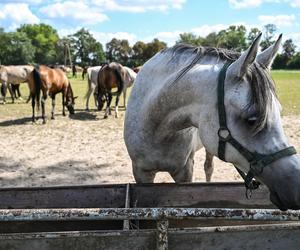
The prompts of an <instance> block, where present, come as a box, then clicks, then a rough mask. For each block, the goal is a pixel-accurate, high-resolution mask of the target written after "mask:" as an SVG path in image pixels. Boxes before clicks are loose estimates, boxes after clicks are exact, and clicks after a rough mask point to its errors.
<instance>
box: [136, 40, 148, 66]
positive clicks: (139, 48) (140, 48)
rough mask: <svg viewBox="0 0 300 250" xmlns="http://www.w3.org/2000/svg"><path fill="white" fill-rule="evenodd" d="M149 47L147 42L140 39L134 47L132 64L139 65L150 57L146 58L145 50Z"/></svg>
mask: <svg viewBox="0 0 300 250" xmlns="http://www.w3.org/2000/svg"><path fill="white" fill-rule="evenodd" d="M146 48H147V44H145V43H144V42H141V41H138V42H136V43H135V44H134V45H133V47H132V64H133V65H132V66H134V67H137V66H140V65H143V64H144V63H145V62H146V60H147V59H148V58H145V55H144V51H145V50H146Z"/></svg>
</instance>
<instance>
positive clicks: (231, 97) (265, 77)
mask: <svg viewBox="0 0 300 250" xmlns="http://www.w3.org/2000/svg"><path fill="white" fill-rule="evenodd" d="M260 38H261V34H260V35H259V36H258V37H257V38H256V39H255V41H254V42H253V44H252V45H251V46H250V47H249V48H248V49H247V50H246V51H245V52H243V53H242V54H240V53H235V52H233V51H227V50H224V49H215V48H204V47H198V48H196V47H192V46H186V45H175V46H174V47H172V48H169V49H165V50H163V51H161V52H159V53H158V54H156V55H155V56H154V57H153V58H151V59H150V60H149V61H148V62H147V63H146V64H145V65H144V66H143V68H142V69H141V71H140V72H139V74H138V75H137V78H136V80H135V84H134V87H133V89H132V92H131V96H130V98H129V101H128V106H127V111H126V117H125V128H124V139H125V143H126V147H127V150H128V153H129V155H130V158H131V160H132V167H133V174H134V178H135V180H136V182H138V183H151V182H153V181H154V177H155V174H156V173H157V172H159V171H164V172H168V173H169V174H170V175H171V176H172V178H173V179H174V180H175V182H191V181H192V178H193V165H194V154H195V152H196V151H197V150H199V149H200V148H202V147H204V148H205V149H206V151H207V153H208V157H207V161H206V164H205V167H206V174H207V179H210V176H211V174H212V164H211V162H212V158H213V156H218V155H219V154H218V153H219V152H218V150H219V148H220V146H219V144H220V142H219V140H220V138H221V137H222V136H223V137H224V138H225V137H226V136H228V134H229V131H230V132H231V134H230V136H232V138H234V139H235V141H236V142H238V143H239V144H240V145H241V147H242V148H243V149H247V150H248V151H249V152H258V153H259V154H258V153H257V155H267V156H268V160H270V157H269V156H270V155H271V154H273V153H274V152H276V156H279V153H278V152H279V151H280V150H285V149H286V148H287V147H288V142H287V139H286V137H285V135H284V131H283V128H282V125H281V117H280V110H281V106H280V104H279V101H278V99H277V97H276V93H275V88H274V84H273V82H272V79H271V77H270V74H269V69H270V67H271V64H272V62H273V59H274V57H275V56H276V54H277V51H278V49H279V45H280V42H281V36H280V37H279V39H278V40H277V42H276V43H275V44H274V45H272V46H270V47H269V48H268V49H266V50H265V51H263V52H261V53H260V54H258V47H259V42H260ZM229 61H230V62H231V64H230V66H228V68H227V71H225V72H226V75H225V76H224V79H223V80H224V100H223V102H224V107H225V108H226V118H227V127H228V129H229V130H228V131H226V130H224V131H225V132H226V133H227V135H226V136H225V135H220V134H218V132H220V119H219V116H218V112H219V110H218V103H219V101H218V97H217V96H218V84H219V81H220V80H219V77H220V71H221V70H222V69H223V68H224V67H225V66H226V65H227V63H228V62H229ZM226 129H227V128H226ZM223 137H222V138H223ZM228 137H229V136H228ZM285 152H286V151H285ZM219 156H220V155H219ZM220 158H221V157H220ZM224 158H225V159H226V161H227V162H230V163H233V164H234V165H235V166H236V167H237V168H238V169H239V170H241V171H243V172H245V173H247V172H248V173H249V171H250V170H251V166H252V165H251V163H250V162H249V161H248V160H247V159H246V158H245V157H244V154H242V153H241V150H237V148H236V147H234V146H233V145H232V144H229V143H227V145H226V150H225V152H224ZM270 162H271V161H270ZM255 178H256V179H257V180H259V181H260V182H262V183H264V184H265V185H267V187H268V188H269V190H270V199H271V201H272V202H273V203H274V204H276V205H277V206H278V207H279V208H281V209H282V210H285V209H288V208H292V209H299V207H300V159H299V157H298V156H297V155H296V154H295V152H294V153H293V154H292V155H288V156H287V155H284V156H280V158H278V159H277V160H276V161H272V162H271V163H270V164H268V165H267V166H265V167H264V168H263V171H261V173H259V174H256V176H255Z"/></svg>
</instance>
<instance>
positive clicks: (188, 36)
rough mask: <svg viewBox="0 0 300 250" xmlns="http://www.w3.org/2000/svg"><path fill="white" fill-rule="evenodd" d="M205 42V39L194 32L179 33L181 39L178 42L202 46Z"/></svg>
mask: <svg viewBox="0 0 300 250" xmlns="http://www.w3.org/2000/svg"><path fill="white" fill-rule="evenodd" d="M203 42H204V39H203V38H202V37H200V36H196V35H195V34H193V33H182V34H180V35H179V40H178V41H177V42H176V43H186V44H191V45H195V46H200V45H202V44H203Z"/></svg>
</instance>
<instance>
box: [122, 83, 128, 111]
mask: <svg viewBox="0 0 300 250" xmlns="http://www.w3.org/2000/svg"><path fill="white" fill-rule="evenodd" d="M126 93H127V88H126V87H124V90H123V99H124V108H125V110H126Z"/></svg>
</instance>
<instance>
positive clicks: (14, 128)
mask: <svg viewBox="0 0 300 250" xmlns="http://www.w3.org/2000/svg"><path fill="white" fill-rule="evenodd" d="M102 117H103V114H102V113H97V112H90V113H87V112H84V111H80V112H77V114H76V115H75V116H74V117H73V118H72V119H71V118H69V117H62V116H61V115H57V116H56V120H54V121H52V120H49V121H48V123H47V124H46V125H42V124H41V120H38V122H37V124H32V123H31V121H30V119H29V118H20V119H15V117H14V118H11V119H8V118H7V117H6V118H5V119H3V118H1V116H0V134H1V140H0V148H1V151H0V187H12V186H50V185H80V184H103V183H127V182H134V178H133V176H132V171H131V161H130V158H129V156H128V154H127V151H126V147H125V144H124V140H123V121H124V112H121V117H120V118H119V119H115V118H114V117H109V119H106V120H103V119H102ZM283 123H284V128H285V131H286V133H287V135H288V137H289V141H290V143H291V144H292V145H294V146H295V147H296V149H297V150H298V151H299V152H300V141H299V137H300V119H299V117H298V116H285V117H284V118H283ZM204 157H205V155H204V151H203V150H200V151H199V152H198V153H197V154H196V159H195V169H194V181H204V180H205V175H204V171H203V162H204ZM214 162H215V171H214V174H213V178H212V181H237V180H240V177H239V175H238V173H237V172H236V171H235V169H234V168H233V166H232V165H230V164H225V163H222V162H221V161H219V160H218V159H216V158H215V161H214ZM155 181H156V182H172V179H171V177H170V176H169V175H168V174H167V173H159V174H157V176H156V178H155Z"/></svg>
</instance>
